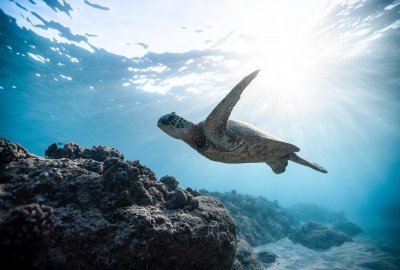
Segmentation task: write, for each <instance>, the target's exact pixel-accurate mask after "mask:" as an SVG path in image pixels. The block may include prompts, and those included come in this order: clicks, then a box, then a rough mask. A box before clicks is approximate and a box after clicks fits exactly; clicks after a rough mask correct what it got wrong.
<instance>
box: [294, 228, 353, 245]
mask: <svg viewBox="0 0 400 270" xmlns="http://www.w3.org/2000/svg"><path fill="white" fill-rule="evenodd" d="M289 239H290V240H291V241H292V242H293V243H300V244H302V245H303V246H305V247H308V248H311V249H315V250H325V249H329V248H330V247H332V246H340V245H342V244H343V243H344V242H352V241H353V240H352V239H351V237H350V236H349V235H347V234H345V233H343V232H338V231H335V230H333V229H330V228H329V227H327V226H325V225H322V224H319V223H316V222H307V223H306V224H304V225H303V226H301V227H300V228H297V229H295V230H293V231H292V232H291V233H290V235H289Z"/></svg>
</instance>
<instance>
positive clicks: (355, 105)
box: [0, 0, 400, 241]
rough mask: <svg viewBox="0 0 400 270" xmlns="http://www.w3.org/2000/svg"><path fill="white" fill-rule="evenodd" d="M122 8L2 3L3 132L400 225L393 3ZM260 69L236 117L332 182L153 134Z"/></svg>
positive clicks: (399, 106) (36, 149)
mask: <svg viewBox="0 0 400 270" xmlns="http://www.w3.org/2000/svg"><path fill="white" fill-rule="evenodd" d="M129 2H130V3H129V4H128V3H125V1H112V3H111V2H109V1H97V0H96V1H62V2H61V1H57V0H51V1H50V0H44V1H39V0H26V1H23V0H14V1H6V0H5V1H1V3H0V9H1V11H0V20H1V22H0V31H1V32H0V33H1V35H0V102H1V103H0V104H1V106H0V123H1V124H0V136H2V137H5V138H7V139H9V140H12V141H14V142H18V143H20V144H22V145H23V146H24V147H26V148H27V149H28V150H30V151H31V152H33V153H35V154H37V155H42V156H43V155H44V151H45V150H46V148H47V146H48V145H50V144H51V143H53V142H60V143H65V142H70V141H73V142H76V143H79V144H80V145H82V146H84V147H91V146H93V145H107V146H110V147H116V148H118V149H119V150H120V151H121V152H123V153H124V155H125V158H126V159H129V160H131V159H132V160H136V159H138V160H141V162H142V163H144V164H146V165H147V166H149V167H150V168H152V170H154V172H155V173H156V175H157V176H158V177H161V176H164V175H173V176H175V177H176V178H177V179H178V181H179V182H180V184H181V185H182V186H184V187H192V188H196V189H202V188H204V189H208V190H212V191H230V190H232V189H235V190H237V191H238V192H240V193H247V194H252V195H262V196H265V197H267V198H268V199H270V200H275V199H276V200H278V201H279V203H280V204H281V205H283V206H290V205H293V204H295V203H298V202H303V203H315V204H318V205H321V206H323V207H326V208H329V209H332V210H340V211H341V210H344V211H345V212H346V214H347V215H348V216H350V217H352V216H353V217H360V216H361V217H364V219H365V217H371V216H373V217H379V220H380V222H382V224H384V223H383V220H390V222H391V223H390V224H393V223H394V224H395V225H399V222H400V192H399V191H400V154H399V153H400V117H399V116H400V2H399V1H397V0H396V1H371V0H367V1H305V2H302V4H299V3H298V1H282V2H281V1H279V3H276V2H277V1H250V2H249V3H247V4H246V3H244V2H241V1H218V3H211V1H209V2H205V3H204V4H201V5H200V4H194V3H191V4H189V3H186V2H185V1H176V2H173V3H172V2H171V3H170V2H168V3H166V2H161V1H156V2H154V3H139V2H141V1H129ZM135 2H136V3H135ZM258 68H261V72H260V74H259V76H258V77H257V78H256V79H255V81H254V82H253V83H252V84H251V85H250V86H249V87H248V88H247V89H246V91H245V93H244V94H243V95H242V98H241V100H240V101H239V103H238V105H237V106H236V107H235V109H234V111H233V113H232V116H231V117H232V118H234V119H238V120H241V121H245V122H249V123H251V124H254V125H256V126H258V127H260V128H263V129H265V130H267V131H268V132H270V133H272V134H274V135H276V136H278V137H280V138H281V139H283V140H285V141H288V142H290V143H293V144H295V145H297V146H298V147H299V148H300V149H301V152H300V155H301V156H303V157H304V158H307V159H310V160H312V161H315V162H317V163H319V164H321V165H323V166H324V167H326V168H327V169H328V171H329V173H328V174H326V175H325V174H321V173H319V172H316V171H313V170H311V169H309V168H307V167H303V166H300V165H297V164H294V163H291V164H289V166H288V168H287V170H286V172H285V173H284V174H282V175H276V174H274V173H273V172H272V171H271V169H270V168H269V167H267V166H266V165H265V164H238V165H230V164H223V163H216V162H213V161H210V160H207V159H206V158H204V157H202V156H200V155H199V154H198V153H197V152H195V151H193V150H192V149H191V148H189V146H187V145H185V144H184V143H183V142H181V141H178V140H175V139H173V138H171V137H169V136H168V135H166V134H165V133H163V132H162V131H161V130H160V129H158V127H157V120H158V118H159V117H160V116H162V115H164V114H166V113H170V112H172V111H175V112H176V113H177V114H179V115H181V116H183V117H185V118H187V119H190V120H191V121H193V122H195V123H196V122H200V121H202V120H204V119H205V118H206V117H207V115H208V113H209V112H210V111H211V110H212V109H213V108H214V106H215V105H216V104H217V103H218V102H219V101H220V100H221V99H222V98H223V97H224V96H225V94H226V93H227V92H228V91H229V90H230V89H231V88H232V87H233V86H234V85H235V84H236V83H237V82H238V81H239V80H240V79H241V78H242V77H244V76H245V75H247V74H249V73H250V72H252V71H254V70H256V69H258ZM359 220H362V218H360V219H359ZM375 225H376V224H375ZM376 226H378V225H376ZM378 227H379V226H378ZM394 228H395V229H393V232H392V233H393V235H396V236H397V237H398V236H399V235H400V233H399V230H398V228H399V226H397V227H396V226H394ZM392 239H393V238H392ZM395 239H397V240H398V239H399V238H395ZM397 240H396V241H397Z"/></svg>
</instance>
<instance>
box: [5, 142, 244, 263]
mask: <svg viewBox="0 0 400 270" xmlns="http://www.w3.org/2000/svg"><path fill="white" fill-rule="evenodd" d="M46 155H47V156H48V157H49V158H42V157H38V156H35V155H33V154H30V153H29V152H28V151H26V150H25V149H24V148H23V147H21V146H19V145H16V144H13V143H11V142H9V141H7V140H5V139H0V166H1V167H0V168H1V169H0V254H1V255H2V258H3V259H2V266H5V265H7V264H8V265H12V266H13V267H23V268H25V269H26V268H35V269H230V268H231V266H232V264H233V262H234V259H235V245H236V234H235V230H236V228H235V224H234V221H233V219H232V218H231V216H230V215H229V213H228V212H227V211H226V209H225V208H224V207H223V204H222V203H221V202H219V201H218V200H217V199H215V198H212V197H208V196H199V194H198V192H195V191H193V190H183V189H181V188H179V187H178V183H177V181H176V180H175V181H174V179H171V178H170V177H169V178H168V179H167V178H163V180H162V181H161V182H160V181H157V179H156V177H155V175H154V173H153V172H152V171H151V170H150V169H149V168H147V167H146V166H143V165H142V164H140V162H139V161H124V160H123V155H122V154H121V153H119V152H118V150H116V149H113V148H107V147H102V146H97V147H93V148H92V149H82V148H81V147H80V146H79V145H77V144H74V143H68V144H65V145H64V148H59V147H58V145H57V144H53V145H51V146H50V147H49V149H48V150H47V151H46Z"/></svg>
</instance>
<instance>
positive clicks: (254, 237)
mask: <svg viewBox="0 0 400 270" xmlns="http://www.w3.org/2000/svg"><path fill="white" fill-rule="evenodd" d="M200 192H201V193H202V194H207V195H210V196H213V197H216V198H218V199H219V200H221V201H222V202H223V203H224V205H225V207H226V208H227V209H228V210H229V212H230V213H231V215H232V216H233V218H234V220H235V222H236V225H237V229H238V233H240V234H241V235H242V236H243V237H244V238H245V239H246V241H247V242H248V243H249V244H250V245H251V246H258V245H264V244H267V243H270V242H275V241H277V240H279V239H282V238H284V237H286V236H287V235H288V234H289V232H290V231H291V229H292V226H293V224H292V222H291V219H290V217H289V215H288V214H287V212H286V211H285V210H284V209H283V208H281V207H280V206H279V204H278V202H276V201H274V202H271V201H268V200H267V199H265V198H263V197H253V196H250V195H242V194H238V193H237V192H236V191H234V190H233V191H231V192H225V193H219V192H208V191H206V190H200Z"/></svg>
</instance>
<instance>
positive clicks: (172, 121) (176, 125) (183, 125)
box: [157, 112, 193, 140]
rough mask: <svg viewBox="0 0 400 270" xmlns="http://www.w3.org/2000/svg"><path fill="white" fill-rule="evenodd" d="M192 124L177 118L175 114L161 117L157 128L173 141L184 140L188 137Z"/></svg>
mask: <svg viewBox="0 0 400 270" xmlns="http://www.w3.org/2000/svg"><path fill="white" fill-rule="evenodd" d="M192 125H193V124H192V123H191V122H189V121H188V120H186V119H184V118H182V117H180V116H178V115H176V114H175V112H172V113H169V114H166V115H164V116H161V117H160V119H158V122H157V126H158V127H159V128H161V130H162V131H164V132H165V133H167V134H168V135H170V136H171V137H174V138H175V139H181V140H185V139H186V138H188V136H189V132H190V128H191V126H192Z"/></svg>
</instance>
